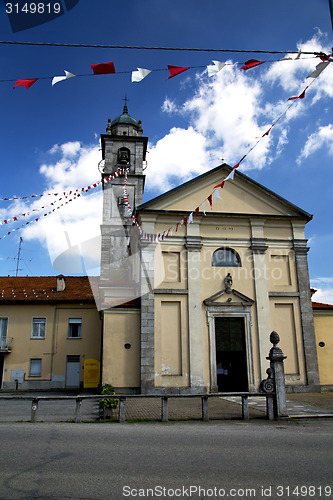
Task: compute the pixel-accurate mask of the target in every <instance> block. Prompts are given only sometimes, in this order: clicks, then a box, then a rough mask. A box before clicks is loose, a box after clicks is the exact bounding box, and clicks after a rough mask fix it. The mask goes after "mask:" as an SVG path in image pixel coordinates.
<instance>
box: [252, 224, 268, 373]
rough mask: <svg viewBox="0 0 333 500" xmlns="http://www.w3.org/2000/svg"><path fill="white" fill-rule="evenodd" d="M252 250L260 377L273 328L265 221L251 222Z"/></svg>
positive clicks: (263, 370) (263, 371) (263, 369)
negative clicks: (269, 335)
mask: <svg viewBox="0 0 333 500" xmlns="http://www.w3.org/2000/svg"><path fill="white" fill-rule="evenodd" d="M251 226H252V236H253V237H252V238H251V250H252V256H253V273H254V275H253V279H254V288H255V293H256V299H255V302H256V312H257V328H258V341H259V358H260V378H263V377H264V375H265V373H266V356H267V352H268V351H269V348H270V342H269V338H268V332H269V331H270V329H271V321H270V313H269V296H268V283H267V269H266V250H267V248H268V246H267V244H266V239H265V238H264V237H263V227H264V221H256V222H251Z"/></svg>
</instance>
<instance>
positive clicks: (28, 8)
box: [6, 2, 61, 14]
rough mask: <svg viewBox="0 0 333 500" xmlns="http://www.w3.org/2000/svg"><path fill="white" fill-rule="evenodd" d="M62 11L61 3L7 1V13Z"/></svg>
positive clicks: (56, 12) (51, 12)
mask: <svg viewBox="0 0 333 500" xmlns="http://www.w3.org/2000/svg"><path fill="white" fill-rule="evenodd" d="M60 11H61V4H60V3H46V4H44V3H25V4H23V5H19V4H18V3H11V2H8V3H6V12H7V14H20V13H21V12H22V13H25V14H59V13H60Z"/></svg>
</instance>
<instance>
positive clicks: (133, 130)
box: [100, 99, 148, 305]
mask: <svg viewBox="0 0 333 500" xmlns="http://www.w3.org/2000/svg"><path fill="white" fill-rule="evenodd" d="M142 134H143V131H142V127H141V121H137V120H135V119H134V118H133V117H132V116H130V115H129V114H128V108H127V105H126V99H125V106H124V109H123V113H122V114H121V115H120V116H117V118H115V119H114V120H112V121H111V119H110V118H109V120H108V126H107V128H106V134H101V145H102V155H103V156H102V157H103V160H105V164H104V167H103V172H102V179H105V178H107V177H108V176H109V175H111V174H114V173H115V172H117V170H118V169H119V168H123V169H128V180H127V196H128V201H129V204H130V206H131V208H132V209H133V210H134V208H135V207H137V206H138V205H140V204H141V203H142V196H143V189H144V183H145V175H144V174H143V165H144V161H145V159H146V151H147V142H148V138H147V137H143V135H142ZM124 182H125V177H124V175H122V174H121V175H119V177H116V178H114V179H112V180H111V181H109V182H106V183H103V221H102V225H101V271H100V278H101V279H100V294H101V296H102V300H103V302H104V303H108V302H110V305H111V303H117V301H118V302H119V303H125V302H126V300H127V299H129V300H130V298H131V296H132V297H134V296H135V294H136V288H137V287H138V286H139V272H138V271H137V270H136V266H135V254H136V251H137V249H136V246H137V242H136V241H135V237H134V236H133V235H134V234H135V233H134V232H133V220H132V218H131V217H130V216H129V214H128V209H127V206H126V205H125V200H124Z"/></svg>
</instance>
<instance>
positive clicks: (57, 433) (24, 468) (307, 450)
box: [0, 419, 333, 500]
mask: <svg viewBox="0 0 333 500" xmlns="http://www.w3.org/2000/svg"><path fill="white" fill-rule="evenodd" d="M332 430H333V421H332V419H331V420H313V421H304V420H302V421H301V422H300V423H297V422H284V421H282V422H269V421H263V420H261V421H250V422H246V423H245V422H241V421H239V422H232V421H220V422H208V423H204V422H170V423H161V422H156V423H135V424H129V423H126V424H118V423H114V424H108V423H95V424H74V423H73V424H69V423H36V424H31V423H0V450H1V454H0V499H1V500H5V499H20V500H21V499H43V500H44V499H51V498H52V499H57V500H65V499H89V500H90V499H94V500H96V499H98V500H99V499H116V500H122V499H130V500H131V499H138V498H149V499H150V500H155V499H159V498H184V499H186V498H193V499H208V498H212V499H219V498H236V499H241V498H242V499H243V498H260V499H262V498H283V499H287V498H288V499H298V500H299V499H300V498H312V499H313V498H315V499H322V498H331V499H333V478H332V464H333V432H332ZM328 486H330V487H331V488H332V490H331V491H330V490H329V488H328ZM296 487H298V490H296V489H295V488H296ZM199 488H201V490H199ZM301 488H302V489H301Z"/></svg>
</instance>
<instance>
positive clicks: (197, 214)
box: [195, 207, 199, 217]
mask: <svg viewBox="0 0 333 500" xmlns="http://www.w3.org/2000/svg"><path fill="white" fill-rule="evenodd" d="M195 216H196V217H198V216H199V207H197V208H196V209H195Z"/></svg>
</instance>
